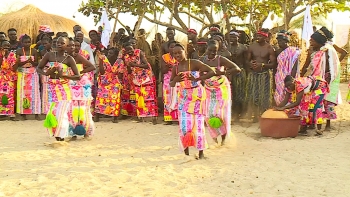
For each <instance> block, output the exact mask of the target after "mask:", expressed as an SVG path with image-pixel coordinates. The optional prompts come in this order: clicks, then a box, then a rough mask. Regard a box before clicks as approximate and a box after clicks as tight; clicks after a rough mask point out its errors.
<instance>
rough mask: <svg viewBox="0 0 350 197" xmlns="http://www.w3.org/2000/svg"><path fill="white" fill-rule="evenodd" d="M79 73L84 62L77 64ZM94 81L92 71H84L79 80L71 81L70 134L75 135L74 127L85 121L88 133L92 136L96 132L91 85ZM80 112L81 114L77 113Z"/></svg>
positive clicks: (71, 72)
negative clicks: (92, 110)
mask: <svg viewBox="0 0 350 197" xmlns="http://www.w3.org/2000/svg"><path fill="white" fill-rule="evenodd" d="M77 68H78V71H79V73H80V72H81V71H82V70H83V69H84V68H83V65H82V64H77ZM69 72H70V74H72V75H73V71H72V70H71V69H70V68H69ZM92 81H93V79H92V78H91V74H90V73H84V74H83V75H81V79H80V80H79V81H73V80H70V81H69V86H70V89H71V95H72V101H71V106H70V108H69V111H68V120H69V124H70V130H69V135H71V136H72V135H74V134H73V130H72V128H74V127H75V126H76V125H78V124H80V123H83V125H84V127H85V130H86V135H88V136H91V135H93V134H94V122H93V120H92V113H91V108H90V107H91V103H92V100H93V99H92V94H91V87H92ZM77 112H79V113H80V114H79V115H77V114H78V113H77Z"/></svg>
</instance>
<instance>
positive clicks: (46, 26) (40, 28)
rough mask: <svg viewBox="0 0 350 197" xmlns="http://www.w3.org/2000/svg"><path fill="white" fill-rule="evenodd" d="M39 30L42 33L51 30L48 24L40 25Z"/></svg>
mask: <svg viewBox="0 0 350 197" xmlns="http://www.w3.org/2000/svg"><path fill="white" fill-rule="evenodd" d="M39 31H42V32H44V33H49V32H51V29H50V26H49V25H40V26H39Z"/></svg>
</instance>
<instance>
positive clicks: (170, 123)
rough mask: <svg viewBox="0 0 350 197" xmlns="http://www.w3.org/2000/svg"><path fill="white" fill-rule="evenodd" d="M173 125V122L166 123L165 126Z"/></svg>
mask: <svg viewBox="0 0 350 197" xmlns="http://www.w3.org/2000/svg"><path fill="white" fill-rule="evenodd" d="M172 124H173V122H171V121H166V122H165V123H164V125H172Z"/></svg>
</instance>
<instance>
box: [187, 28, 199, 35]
mask: <svg viewBox="0 0 350 197" xmlns="http://www.w3.org/2000/svg"><path fill="white" fill-rule="evenodd" d="M187 33H193V34H196V35H197V34H198V33H197V31H196V30H195V29H188V30H187Z"/></svg>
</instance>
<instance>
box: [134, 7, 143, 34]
mask: <svg viewBox="0 0 350 197" xmlns="http://www.w3.org/2000/svg"><path fill="white" fill-rule="evenodd" d="M144 16H145V13H144V12H143V13H141V14H140V15H139V16H138V17H137V22H136V26H135V29H134V36H136V35H137V32H138V31H139V29H140V27H141V23H142V20H143V18H144Z"/></svg>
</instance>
